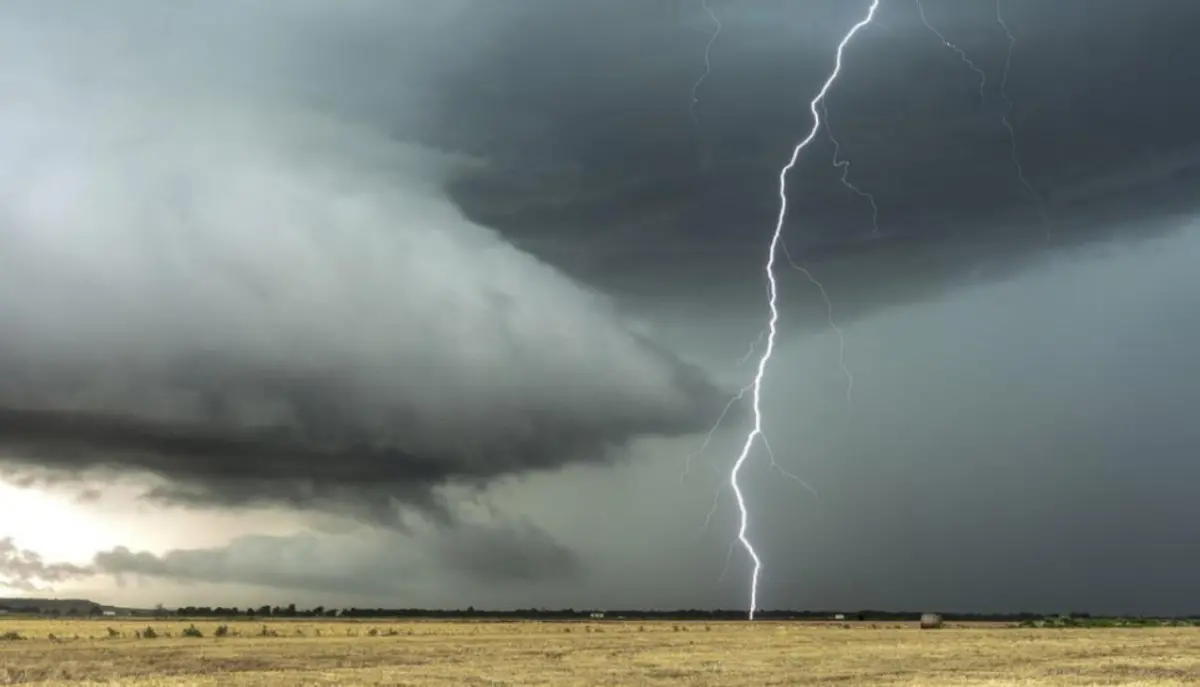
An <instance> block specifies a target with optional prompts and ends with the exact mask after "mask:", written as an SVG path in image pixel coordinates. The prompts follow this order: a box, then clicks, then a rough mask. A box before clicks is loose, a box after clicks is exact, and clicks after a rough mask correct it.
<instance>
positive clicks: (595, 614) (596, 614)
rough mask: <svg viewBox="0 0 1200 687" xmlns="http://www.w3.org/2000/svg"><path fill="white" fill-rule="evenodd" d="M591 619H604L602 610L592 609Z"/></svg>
mask: <svg viewBox="0 0 1200 687" xmlns="http://www.w3.org/2000/svg"><path fill="white" fill-rule="evenodd" d="M592 620H604V611H592Z"/></svg>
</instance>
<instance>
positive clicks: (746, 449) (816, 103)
mask: <svg viewBox="0 0 1200 687" xmlns="http://www.w3.org/2000/svg"><path fill="white" fill-rule="evenodd" d="M878 8H879V0H871V6H870V8H869V9H868V10H867V16H866V17H865V18H863V19H862V20H860V21H859V22H858V23H857V24H855V25H854V26H852V27H851V28H850V30H849V31H847V32H846V35H845V36H843V37H842V40H841V42H840V43H838V47H837V53H836V56H835V58H834V66H833V71H832V72H831V73H830V74H829V77H828V78H827V79H826V80H825V83H824V84H823V85H822V86H821V90H820V91H818V92H817V95H816V96H815V97H814V98H813V99H812V101H811V102H810V103H809V111H810V112H812V116H813V124H812V129H811V130H810V131H809V132H808V135H807V136H805V137H804V138H803V139H802V140H801V141H800V142H799V143H797V144H796V146H795V147H794V148H793V149H792V155H791V158H790V159H789V160H788V163H787V164H786V165H784V166H783V168H782V169H780V170H779V216H778V219H777V220H776V222H775V230H774V232H773V233H772V234H771V242H770V247H769V250H768V252H767V262H766V265H765V266H764V272H765V273H766V277H767V307H768V309H769V310H770V313H771V314H770V317H769V318H768V320H767V340H766V345H765V347H764V348H763V353H762V356H761V357H759V359H758V369H757V372H756V373H755V375H754V383H753V386H752V396H751V398H752V401H753V403H752V405H753V409H754V427H753V429H751V430H750V433H749V434H747V435H746V441H745V443H744V444H743V445H742V451H741V453H739V454H738V457H737V460H736V461H734V464H733V468H732V469H731V470H730V472H729V486H730V487H732V488H733V494H734V496H735V497H736V499H737V505H738V511H739V512H740V514H741V517H740V520H739V525H738V532H737V537H738V541H739V542H741V544H742V548H744V549H745V550H746V553H747V554H748V555H749V556H750V559H751V560H752V561H753V562H754V571H753V573H752V575H751V578H750V608H749V612H748V614H747V616H748V618H749V619H750V620H753V619H754V611H755V610H756V609H757V608H758V578H759V573H760V572H761V571H762V560H761V559H760V558H759V556H758V552H757V551H755V549H754V544H752V543H751V542H750V539H749V538H748V537H747V536H746V531H747V529H748V526H749V513H748V511H747V509H746V499H745V497H744V496H743V494H742V489H741V486H740V485H739V484H738V476H739V475H740V474H741V471H742V467H743V466H744V465H745V464H746V459H747V458H749V456H750V450H751V449H752V448H753V447H754V442H755V441H756V440H758V439H759V438H761V437H762V436H763V422H762V409H761V400H762V383H763V377H764V376H765V375H766V371H767V365H768V364H769V363H770V362H771V354H772V353H773V352H774V350H775V335H776V329H777V324H778V322H779V309H778V307H777V305H776V302H777V300H778V295H779V289H778V286H777V284H776V283H775V260H776V255H777V253H778V251H779V245H780V239H781V238H782V236H783V222H784V220H785V219H786V218H787V208H788V197H787V174H788V172H790V171H791V170H792V168H794V167H795V166H796V162H797V160H798V159H799V158H800V153H801V152H802V151H803V150H804V149H805V148H807V147H808V145H809V144H810V143H812V141H813V139H814V138H816V136H817V132H818V131H820V128H821V112H820V105H821V102H822V101H824V100H825V95H826V94H827V93H828V92H829V89H830V88H831V87H832V86H833V84H834V82H836V81H837V78H838V76H839V75H840V74H841V71H842V54H843V52H844V51H845V49H846V45H847V44H849V43H850V41H851V40H852V39H853V38H854V36H855V35H856V34H857V33H858V32H859V31H860V30H862V28H863V27H865V26H866V25H868V24H870V23H871V20H872V19H874V18H875V11H876V10H877V9H878Z"/></svg>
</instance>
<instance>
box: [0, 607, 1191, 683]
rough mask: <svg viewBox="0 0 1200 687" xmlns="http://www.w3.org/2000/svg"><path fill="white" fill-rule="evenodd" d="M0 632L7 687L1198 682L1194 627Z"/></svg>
mask: <svg viewBox="0 0 1200 687" xmlns="http://www.w3.org/2000/svg"><path fill="white" fill-rule="evenodd" d="M223 624H224V625H225V626H226V631H225V632H224V633H221V632H219V628H220V627H221V625H223ZM189 626H190V627H192V628H194V629H193V630H189V629H188V628H189ZM147 627H149V628H152V630H153V632H151V633H150V634H152V635H155V636H154V637H152V638H147V637H145V636H144V635H145V634H146V632H145V631H146V628H147ZM218 634H223V635H224V636H217V635H218ZM196 635H201V636H196ZM0 637H3V638H4V639H3V640H0V684H5V685H16V684H20V685H26V684H39V685H80V684H119V685H131V686H143V687H150V686H160V685H161V686H167V685H212V686H214V687H217V686H222V687H223V686H225V685H289V686H291V685H412V686H425V685H446V686H450V685H456V686H457V685H478V686H483V685H488V686H499V685H555V686H563V687H569V686H572V685H713V686H720V687H742V686H749V685H754V686H756V687H757V686H761V685H804V684H841V685H989V686H993V687H1000V686H1002V685H1098V684H1103V685H1111V684H1128V685H1144V686H1149V685H1154V686H1167V685H1195V684H1200V628H1195V627H1181V628H1139V629H1122V628H1116V629H1112V628H1103V629H1030V628H1013V627H1003V626H994V625H993V626H989V625H974V626H954V627H946V628H943V629H940V630H924V631H923V630H919V629H917V627H916V625H915V624H911V625H909V624H905V625H899V624H893V625H871V624H869V623H845V624H842V623H837V624H817V623H778V622H765V621H764V622H755V623H746V622H723V623H722V622H711V623H697V622H690V623H672V622H626V621H620V620H616V621H602V622H589V623H584V622H560V623H556V622H533V621H529V622H433V621H428V622H426V621H361V622H359V621H337V620H330V621H309V620H295V621H287V620H282V621H281V620H269V621H267V622H266V623H263V622H254V621H237V622H231V623H221V622H217V621H196V622H195V623H192V622H188V621H186V620H176V619H171V620H148V619H141V620H137V621H132V620H124V619H121V620H117V621H112V620H111V619H109V620H38V619H18V618H9V619H3V620H0Z"/></svg>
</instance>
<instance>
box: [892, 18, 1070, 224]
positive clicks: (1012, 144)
mask: <svg viewBox="0 0 1200 687" xmlns="http://www.w3.org/2000/svg"><path fill="white" fill-rule="evenodd" d="M913 2H914V3H915V4H916V6H917V13H918V14H919V15H920V16H921V23H922V24H924V25H925V28H927V29H929V30H930V31H932V32H933V35H935V36H937V37H938V40H940V41H941V42H942V44H943V45H945V46H946V47H947V48H949V49H950V50H952V51H954V53H955V54H957V55H958V58H959V59H960V60H962V61H963V64H965V65H967V67H968V68H969V69H970V70H971V71H973V72H975V74H976V75H977V76H979V105H980V107H981V108H982V107H983V105H984V103H985V101H986V98H987V96H986V95H985V93H984V89H985V86H986V85H987V73H986V72H984V71H983V70H982V69H980V68H979V66H978V65H976V64H975V63H974V62H973V61H972V60H971V58H969V57H967V53H966V52H965V51H964V50H963V49H962V48H960V47H958V46H957V45H955V44H954V43H952V42H951V41H950V39H948V38H946V35H945V34H943V33H942V32H941V31H939V30H938V29H937V28H936V27H935V26H934V25H933V24H931V23H930V22H929V19H928V18H927V17H926V16H925V6H924V5H923V4H922V3H921V0H913ZM1000 3H1001V0H996V23H997V24H999V25H1000V28H1001V30H1003V31H1004V35H1005V36H1006V37H1007V38H1008V50H1007V51H1006V53H1005V56H1004V72H1003V74H1002V75H1001V78H1000V89H999V90H1000V98H1001V99H1002V100H1004V112H1003V113H1002V114H1001V115H1000V123H1001V124H1003V125H1004V128H1005V129H1006V130H1007V131H1008V150H1009V159H1010V160H1011V161H1012V165H1013V167H1014V168H1015V169H1016V172H1017V180H1018V181H1020V182H1021V185H1022V186H1024V187H1025V191H1026V192H1027V193H1028V194H1029V197H1030V198H1032V199H1033V202H1034V203H1035V204H1036V205H1037V208H1038V214H1039V215H1040V216H1041V218H1042V223H1043V224H1044V225H1045V226H1046V240H1050V218H1049V216H1048V215H1047V214H1046V208H1045V206H1044V204H1043V203H1042V199H1041V196H1039V195H1038V192H1037V191H1036V190H1034V188H1033V184H1031V183H1029V179H1028V178H1027V177H1026V176H1025V168H1024V166H1023V165H1022V164H1021V158H1020V155H1018V153H1017V132H1016V130H1015V129H1014V127H1013V125H1012V121H1011V120H1010V119H1009V115H1010V114H1011V113H1012V110H1013V101H1012V99H1011V98H1009V97H1008V74H1009V72H1010V71H1011V70H1012V56H1013V46H1015V45H1016V44H1017V39H1016V37H1014V36H1013V33H1012V31H1010V30H1009V28H1008V24H1007V23H1006V22H1005V21H1004V14H1003V13H1002V12H1001V9H1000Z"/></svg>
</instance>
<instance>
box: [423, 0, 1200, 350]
mask: <svg viewBox="0 0 1200 687" xmlns="http://www.w3.org/2000/svg"><path fill="white" fill-rule="evenodd" d="M663 5H664V6H665V5H668V3H664V4H663ZM669 5H670V8H669V9H664V8H659V7H658V6H656V12H654V13H652V14H653V16H651V17H648V18H646V19H645V20H641V19H639V20H638V21H633V20H632V19H630V18H631V17H633V16H635V9H634V7H633V6H632V5H631V4H630V3H622V2H615V3H609V4H608V5H607V8H608V9H607V10H605V11H601V10H598V9H595V8H593V14H595V13H599V14H601V15H603V16H604V17H606V18H608V19H609V20H610V21H607V22H606V21H598V20H596V19H595V18H594V17H592V15H591V14H588V13H586V12H583V11H579V12H574V11H568V10H566V9H562V10H560V11H559V12H558V13H557V14H555V15H554V16H555V21H556V22H557V23H556V24H555V25H554V26H555V30H554V31H535V30H534V28H529V29H528V30H526V31H524V32H522V33H520V36H521V38H522V39H523V40H521V41H517V40H515V39H514V40H512V41H509V42H499V43H498V44H497V45H496V46H495V47H494V48H493V51H494V52H493V54H492V55H491V59H490V60H489V64H488V68H487V69H486V70H485V71H483V72H482V73H473V74H472V75H471V76H464V77H462V79H461V81H459V82H456V84H455V87H454V88H449V89H446V90H444V91H443V92H442V93H443V95H444V97H445V100H444V101H443V107H444V108H445V112H446V117H447V121H448V122H460V123H461V126H460V127H458V128H450V129H449V130H448V131H447V132H443V135H444V136H446V137H447V138H452V140H454V141H456V142H458V143H459V144H460V145H462V146H463V147H464V148H466V149H471V150H477V151H480V153H481V154H483V155H485V156H486V157H488V158H489V159H491V160H492V161H493V166H492V167H485V168H481V169H480V170H478V172H477V173H475V174H473V175H471V176H469V177H468V178H464V179H462V180H460V182H459V184H458V186H457V187H456V188H455V198H456V199H457V200H458V202H459V203H460V204H461V205H462V206H463V207H464V208H465V209H466V211H467V212H468V214H470V215H471V216H474V217H477V218H479V219H480V221H483V222H484V223H487V224H489V225H492V226H497V227H500V228H501V229H502V230H503V231H505V233H506V234H507V235H509V236H511V237H513V239H514V240H515V241H516V242H517V243H518V244H520V245H523V246H526V247H527V248H529V249H530V250H532V251H534V252H535V253H537V254H539V255H542V256H544V257H545V258H546V259H547V260H550V261H551V262H554V263H556V264H559V265H562V266H563V267H564V268H565V269H567V270H568V271H570V272H572V273H574V274H577V275H579V276H581V277H582V278H584V279H586V280H589V281H593V282H596V283H600V284H603V285H605V286H606V287H608V288H611V289H614V290H616V291H619V292H621V293H625V294H628V295H630V296H632V297H643V298H648V299H655V298H664V297H666V298H671V299H672V300H679V299H687V298H696V299H697V300H703V299H707V298H712V297H716V298H724V299H732V300H736V301H738V302H744V301H746V300H750V299H759V298H761V289H762V286H761V279H760V278H759V276H758V274H757V271H758V269H759V268H760V267H761V262H762V259H763V250H764V241H765V239H766V237H767V236H768V235H769V232H770V228H771V226H772V225H773V224H774V220H775V213H776V212H777V209H778V197H777V195H776V194H777V172H778V170H779V167H780V166H781V165H782V163H783V162H784V161H785V160H786V156H787V154H788V152H790V149H791V147H792V145H794V143H795V142H796V141H797V140H798V139H799V138H800V137H801V136H802V135H803V134H804V133H805V132H806V131H807V127H808V126H809V124H810V122H811V116H810V115H809V112H808V101H809V99H810V98H811V97H812V95H813V94H814V93H815V92H816V89H817V87H818V86H819V84H820V82H821V81H822V80H823V79H824V77H825V76H826V75H827V73H828V70H829V69H830V67H831V60H832V55H833V51H834V47H835V44H836V41H837V40H838V39H839V38H840V31H841V30H843V29H844V28H845V27H848V26H849V25H850V24H851V23H852V22H853V21H855V20H856V19H857V18H859V16H861V13H862V12H863V10H864V9H865V7H866V5H867V3H866V2H865V1H864V2H861V3H857V2H841V1H840V0H837V1H836V2H835V1H832V0H831V1H830V2H809V3H795V2H775V1H773V0H772V1H767V2H756V3H734V2H729V3H720V2H716V3H713V9H714V11H716V12H717V14H718V15H719V16H720V17H721V19H722V21H723V22H724V24H725V28H724V30H723V31H722V33H721V35H720V37H719V38H718V40H717V42H716V43H715V45H714V47H713V50H712V55H711V59H712V64H713V70H712V73H711V74H710V75H709V76H708V78H706V80H705V81H704V83H703V86H702V88H701V90H700V93H699V97H700V103H699V105H698V106H697V110H696V111H697V114H698V117H699V119H700V126H699V127H698V128H696V127H694V126H693V125H692V123H691V121H690V120H689V117H688V111H687V110H688V106H689V104H690V102H691V97H690V92H689V91H690V88H691V86H692V84H693V83H694V81H695V79H696V77H697V76H699V74H700V72H701V70H702V69H703V60H702V52H703V48H704V44H705V42H706V39H707V37H708V34H707V33H706V32H708V31H711V26H710V25H709V24H708V22H707V19H706V18H705V17H704V15H703V12H702V10H701V9H700V6H699V3H669ZM924 5H925V8H926V15H927V17H928V18H929V20H930V21H931V22H932V23H934V24H935V26H937V27H938V29H939V30H940V31H942V32H943V33H944V34H945V35H946V36H947V37H948V38H949V39H950V40H952V41H954V42H955V43H956V44H957V45H959V46H960V47H961V48H963V49H964V50H965V51H966V53H967V54H968V56H969V57H970V58H971V59H972V60H973V61H974V62H975V63H976V64H977V65H978V66H979V67H981V68H982V69H983V70H984V71H985V72H986V75H987V83H986V88H985V97H984V98H983V100H982V102H981V99H980V94H979V84H978V80H977V79H978V77H977V75H976V74H974V73H973V72H972V71H970V70H969V69H968V68H967V67H966V66H965V65H964V64H963V63H962V62H961V60H960V59H959V57H958V56H957V55H956V54H954V53H953V52H952V51H951V50H949V49H948V48H946V47H945V46H944V45H943V44H942V42H941V41H940V40H939V39H938V38H937V37H936V36H935V35H934V34H933V33H931V32H930V31H929V30H928V29H926V28H925V27H924V26H923V25H921V23H920V21H919V18H918V14H917V12H916V7H915V5H914V3H912V2H910V1H908V0H902V1H896V2H884V3H883V4H882V5H881V9H880V13H879V16H878V19H877V21H876V23H875V24H874V25H872V26H871V27H870V28H868V29H867V30H865V31H863V32H862V33H861V34H860V35H859V36H858V37H857V38H856V40H855V41H854V43H853V44H852V45H851V46H850V47H849V49H848V50H847V52H846V62H845V66H844V70H843V74H842V78H841V80H840V81H839V82H838V84H837V86H836V87H835V88H834V89H833V91H832V92H831V93H830V95H829V99H828V110H829V115H830V117H829V124H831V125H832V128H833V132H834V133H835V134H836V136H837V139H838V140H839V141H840V143H841V144H842V147H841V156H842V158H843V159H849V160H851V162H852V165H851V168H850V176H849V179H850V181H851V182H853V183H854V184H855V185H857V186H859V187H860V188H861V189H863V190H864V191H867V192H870V193H872V194H873V195H874V196H875V197H876V199H877V201H878V204H879V208H880V218H879V223H880V235H879V236H878V237H876V236H873V231H872V226H871V222H870V215H871V211H870V208H869V206H868V205H867V204H866V202H865V201H864V200H863V199H861V198H859V197H857V196H855V195H854V194H853V193H851V192H850V191H848V190H847V189H845V188H844V187H843V186H841V184H840V182H839V176H840V174H839V173H838V172H837V171H836V170H834V169H833V168H832V167H831V161H832V154H833V149H832V145H831V144H830V143H829V141H828V140H827V139H826V137H825V135H824V134H822V135H821V136H819V137H818V138H817V139H816V141H815V142H814V144H813V145H812V146H811V147H810V148H809V149H808V151H807V152H806V153H805V154H804V156H803V157H802V159H801V162H800V164H799V166H798V167H797V168H796V170H795V171H794V172H793V173H792V175H791V176H790V178H789V189H790V196H791V199H792V204H791V212H790V215H789V220H788V223H787V232H786V237H787V240H788V243H789V247H790V249H791V251H792V253H793V255H795V256H796V257H797V258H798V259H802V260H803V261H804V263H805V264H806V265H809V266H813V267H814V268H816V269H817V270H818V271H819V273H820V275H821V276H822V278H826V277H828V278H829V279H831V281H832V283H833V284H835V285H836V289H837V293H838V294H845V295H844V296H843V297H840V298H838V300H839V301H840V303H839V312H840V314H841V316H842V318H843V319H847V320H848V319H855V318H857V317H860V316H862V315H865V314H867V313H870V312H873V311H876V310H878V308H879V307H880V306H881V305H882V306H884V307H886V305H888V304H893V303H898V302H899V303H902V302H910V301H914V300H921V299H924V298H927V297H929V296H930V295H932V294H936V293H939V292H944V291H945V290H946V289H948V288H953V287H955V286H956V285H959V284H961V283H962V282H963V281H964V280H968V279H973V278H974V277H973V276H972V275H973V274H977V273H978V271H979V267H980V266H981V265H985V266H986V267H987V269H988V271H989V272H991V273H995V274H1000V275H1007V274H1011V273H1012V272H1013V271H1014V270H1019V269H1022V268H1023V267H1025V266H1027V265H1028V264H1030V262H1031V261H1032V259H1033V258H1036V257H1038V256H1042V255H1045V254H1046V253H1047V252H1048V251H1057V250H1063V249H1071V248H1073V247H1076V246H1079V245H1082V244H1087V243H1094V242H1102V241H1106V240H1109V239H1113V238H1122V239H1138V238H1143V237H1146V236H1153V235H1155V234H1157V233H1159V232H1161V231H1168V230H1169V228H1168V227H1167V226H1165V225H1164V224H1163V223H1161V222H1147V221H1143V220H1149V219H1154V218H1156V217H1157V218H1163V217H1166V216H1169V215H1171V214H1173V213H1176V212H1182V211H1186V210H1188V209H1191V208H1192V207H1194V200H1193V199H1194V197H1195V192H1196V190H1197V189H1198V188H1200V130H1198V129H1197V127H1196V126H1195V125H1194V122H1196V121H1200V97H1197V95H1196V91H1195V89H1194V88H1191V87H1190V86H1189V84H1190V78H1191V77H1190V72H1191V70H1190V68H1189V67H1187V66H1185V65H1190V64H1192V63H1194V62H1195V61H1196V60H1197V59H1200V53H1198V50H1200V49H1198V48H1197V47H1196V44H1195V41H1194V31H1193V28H1192V27H1194V26H1196V25H1200V6H1195V5H1192V4H1187V3H1179V2H1172V1H1171V0H1153V1H1148V2H1139V3H1129V2H1122V1H1121V0H1105V1H1102V2H1090V1H1089V0H1063V1H1062V2H1054V3H1035V2H1003V3H1002V4H1001V7H1002V9H1003V11H1004V16H1005V19H1006V22H1007V24H1008V25H1009V27H1010V28H1011V30H1012V32H1013V34H1014V36H1015V37H1016V38H1017V42H1016V44H1015V45H1014V48H1013V57H1012V65H1011V72H1010V74H1009V78H1008V82H1007V89H1006V90H1007V94H1008V96H1009V98H1010V99H1011V100H1012V103H1013V109H1012V112H1011V113H1010V115H1009V121H1010V122H1011V123H1012V125H1013V127H1014V130H1015V132H1016V137H1017V143H1018V153H1019V158H1020V161H1021V163H1022V165H1023V167H1024V170H1025V174H1026V176H1027V177H1028V179H1029V181H1030V182H1031V183H1032V185H1033V186H1034V188H1035V190H1036V192H1037V194H1038V195H1039V196H1040V199H1041V202H1042V206H1043V207H1044V208H1045V210H1046V214H1047V215H1048V217H1049V220H1050V221H1049V223H1048V225H1047V224H1046V223H1043V220H1042V217H1041V213H1040V212H1039V207H1038V203H1037V202H1035V201H1034V200H1033V199H1032V198H1031V197H1030V196H1029V195H1028V193H1027V191H1026V190H1025V189H1024V187H1023V186H1022V185H1021V184H1020V183H1019V181H1018V178H1017V175H1016V170H1015V168H1014V166H1013V164H1012V161H1011V159H1010V157H1011V155H1010V141H1009V137H1008V134H1007V132H1006V130H1005V128H1004V127H1003V124H1002V122H1001V117H1002V115H1003V114H1004V112H1005V108H1006V105H1005V102H1004V100H1003V98H1002V97H1001V93H1000V91H999V85H1000V82H1001V76H1002V72H1003V67H1004V61H1005V51H1006V49H1007V39H1006V37H1005V36H1004V33H1003V31H1002V29H1001V28H1000V26H999V25H998V24H997V23H996V19H995V8H996V5H995V3H994V2H992V1H990V0H979V1H977V2H976V1H970V2H959V1H958V0H954V1H945V0H943V1H939V0H925V2H924ZM588 7H592V6H591V5H588ZM660 13H673V15H674V20H673V21H668V20H666V19H664V18H663V17H662V16H660ZM617 17H625V18H626V19H627V21H625V22H624V23H619V22H617V21H616V18H617ZM547 23H549V22H547ZM539 26H541V25H539ZM551 56H553V59H550V57H551ZM635 62H636V64H635ZM539 64H540V65H546V66H543V67H541V68H539V69H533V68H531V67H530V65H539ZM481 104H486V107H483V108H482V109H480V108H479V106H480V105H481ZM481 111H482V112H486V113H487V115H486V116H487V118H488V126H487V127H480V126H474V125H475V124H478V123H479V120H478V117H479V116H480V115H478V114H476V113H478V112H481ZM531 119H532V121H534V122H536V124H531V123H530V122H531ZM535 127H536V131H537V139H536V140H533V139H531V138H529V137H528V136H526V135H525V134H524V133H523V132H527V131H530V130H531V129H533V128H535ZM518 141H519V142H520V144H519V145H518V144H517V143H516V142H518ZM1048 232H1049V233H1050V235H1051V238H1050V240H1049V241H1047V240H1046V234H1047V233H1048ZM787 305H788V306H793V305H795V306H796V307H800V308H804V307H814V308H817V307H819V306H820V304H819V303H818V302H817V296H816V295H815V294H812V293H797V294H795V297H794V298H790V299H789V300H788V301H787ZM801 319H802V321H803V322H804V323H805V324H803V325H802V326H812V327H820V326H824V323H823V319H822V318H821V317H811V318H809V317H805V318H801Z"/></svg>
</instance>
